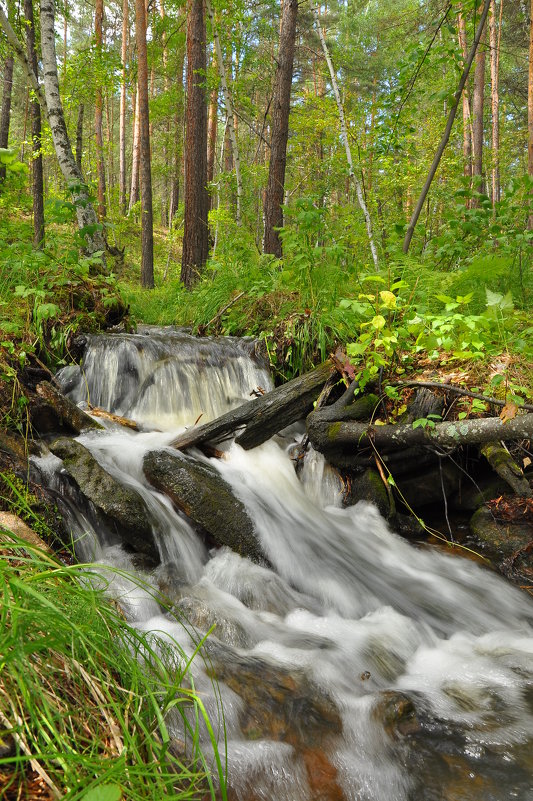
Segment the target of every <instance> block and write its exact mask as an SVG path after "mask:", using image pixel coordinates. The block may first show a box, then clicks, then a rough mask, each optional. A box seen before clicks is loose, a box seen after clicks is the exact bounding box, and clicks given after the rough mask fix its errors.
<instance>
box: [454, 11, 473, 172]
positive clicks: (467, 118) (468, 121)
mask: <svg viewBox="0 0 533 801" xmlns="http://www.w3.org/2000/svg"><path fill="white" fill-rule="evenodd" d="M457 25H458V34H459V44H460V46H461V51H462V53H463V65H464V63H465V62H466V58H467V55H468V47H467V41H466V25H465V19H464V17H463V15H462V13H461V12H459V15H458V18H457ZM463 174H464V176H465V177H466V178H470V179H471V178H472V114H471V112H470V97H469V93H468V83H467V85H466V86H465V88H464V90H463Z"/></svg>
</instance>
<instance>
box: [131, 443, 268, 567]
mask: <svg viewBox="0 0 533 801" xmlns="http://www.w3.org/2000/svg"><path fill="white" fill-rule="evenodd" d="M143 467H144V472H145V475H146V477H147V479H148V481H149V482H150V483H151V484H152V485H153V486H154V487H156V489H159V490H161V491H162V492H164V493H166V495H168V496H169V498H171V500H172V501H173V503H174V504H175V505H176V506H177V507H178V509H181V511H183V512H185V514H186V515H187V516H188V517H189V518H190V519H191V520H192V521H193V523H196V525H197V526H199V527H200V528H202V529H203V530H204V531H207V532H208V534H210V535H211V537H212V538H213V539H214V541H215V542H216V543H217V544H218V545H227V546H229V547H230V548H231V549H232V550H233V551H236V553H238V554H240V555H241V556H247V557H249V558H250V559H252V560H253V561H255V562H262V561H265V557H264V555H263V553H262V551H261V548H260V546H259V542H258V540H257V536H256V533H255V531H254V527H253V524H252V521H251V520H250V518H249V517H248V514H247V512H246V509H245V507H244V504H243V503H242V502H241V501H240V500H239V499H238V498H236V497H235V495H234V494H233V490H232V489H231V487H230V485H229V484H228V483H227V481H224V479H223V478H222V477H221V475H220V474H219V473H218V472H217V470H215V468H214V467H211V465H208V464H205V463H203V462H199V461H197V460H196V459H192V458H191V457H189V456H184V455H182V454H181V453H178V452H177V451H176V452H175V453H173V452H172V451H151V452H150V453H148V454H147V455H146V456H145V458H144V464H143Z"/></svg>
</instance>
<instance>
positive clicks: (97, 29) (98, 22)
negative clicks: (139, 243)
mask: <svg viewBox="0 0 533 801" xmlns="http://www.w3.org/2000/svg"><path fill="white" fill-rule="evenodd" d="M103 23H104V0H96V6H95V12H94V38H95V42H96V54H97V64H98V67H100V63H99V62H100V61H101V58H102V41H103ZM102 128H103V98H102V86H101V83H100V78H97V81H96V93H95V99H94V131H95V139H96V172H97V175H98V217H99V219H100V220H105V216H106V203H105V163H104V135H103V130H102Z"/></svg>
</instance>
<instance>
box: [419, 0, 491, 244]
mask: <svg viewBox="0 0 533 801" xmlns="http://www.w3.org/2000/svg"><path fill="white" fill-rule="evenodd" d="M490 3H491V0H485V5H484V6H483V11H482V12H481V18H480V20H479V25H478V27H477V31H476V35H475V36H474V42H473V44H472V47H471V48H470V52H469V54H468V58H467V60H466V63H465V65H464V68H463V74H462V75H461V79H460V80H459V86H458V87H457V91H456V92H455V95H454V99H453V103H452V107H451V109H450V113H449V115H448V122H447V123H446V128H445V129H444V133H443V135H442V139H441V140H440V144H439V146H438V148H437V152H436V153H435V156H434V158H433V162H432V164H431V167H430V168H429V173H428V177H427V178H426V183H425V184H424V186H423V188H422V191H421V193H420V197H419V198H418V201H417V204H416V206H415V210H414V211H413V214H412V217H411V219H410V221H409V225H408V227H407V231H406V232H405V238H404V240H403V252H404V253H407V252H408V251H409V246H410V244H411V239H412V238H413V233H414V230H415V227H416V224H417V222H418V218H419V217H420V212H421V211H422V209H423V207H424V202H425V200H426V197H427V194H428V192H429V189H430V187H431V184H432V182H433V178H434V177H435V173H436V172H437V169H438V167H439V164H440V160H441V158H442V154H443V153H444V150H445V148H446V145H447V144H448V140H449V138H450V134H451V132H452V126H453V121H454V119H455V115H456V114H457V108H458V106H459V101H460V99H461V96H462V94H463V89H464V88H465V85H466V81H467V78H468V74H469V72H470V68H471V66H472V61H473V60H474V56H475V54H476V50H477V47H478V44H479V41H480V39H481V36H482V34H483V30H484V28H485V21H486V19H487V14H488V13H489V6H490Z"/></svg>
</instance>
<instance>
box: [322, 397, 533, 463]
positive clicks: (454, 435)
mask: <svg viewBox="0 0 533 801" xmlns="http://www.w3.org/2000/svg"><path fill="white" fill-rule="evenodd" d="M349 409H350V407H348V408H347V409H346V412H348V414H349ZM325 412H326V413H325ZM338 412H339V413H338V414H337V419H336V420H332V419H331V412H328V410H327V409H326V410H317V411H314V412H311V414H309V416H308V417H307V432H308V434H309V439H310V440H311V444H312V445H313V447H314V448H315V449H316V450H318V451H321V452H322V453H324V455H325V456H326V457H327V459H328V460H329V461H330V462H331V463H332V464H334V465H340V466H346V465H350V464H351V462H352V460H353V459H354V457H357V454H358V451H359V450H360V449H361V448H365V447H369V446H370V447H375V448H376V450H377V451H378V452H379V453H380V454H381V453H387V452H389V453H390V452H391V451H399V450H401V449H402V448H413V447H417V446H422V447H425V448H428V449H434V448H438V449H440V450H442V449H444V450H450V449H451V450H455V449H456V448H458V447H459V446H460V445H481V444H484V443H486V442H493V441H495V440H501V441H505V440H513V439H531V438H533V414H524V415H517V416H516V417H514V418H513V419H512V420H508V421H507V422H506V423H504V422H502V420H501V419H500V418H499V417H483V418H476V419H472V420H461V421H444V422H442V423H436V424H434V425H426V426H425V427H423V426H418V427H417V428H413V426H412V424H409V423H400V424H398V425H381V426H378V425H372V424H369V423H366V422H357V421H355V420H351V419H346V416H348V415H344V412H343V410H342V409H339V410H338ZM343 418H344V419H343Z"/></svg>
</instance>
